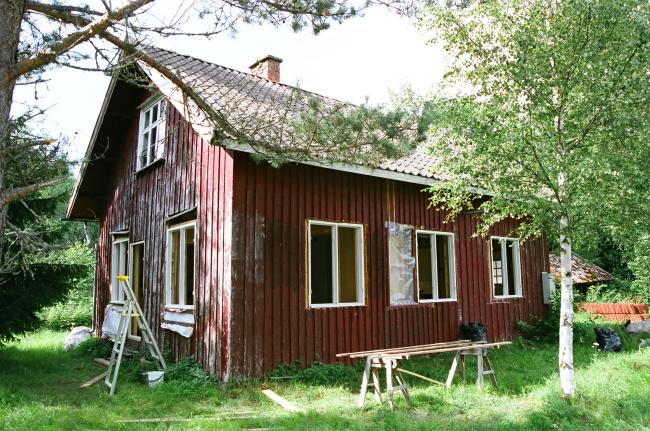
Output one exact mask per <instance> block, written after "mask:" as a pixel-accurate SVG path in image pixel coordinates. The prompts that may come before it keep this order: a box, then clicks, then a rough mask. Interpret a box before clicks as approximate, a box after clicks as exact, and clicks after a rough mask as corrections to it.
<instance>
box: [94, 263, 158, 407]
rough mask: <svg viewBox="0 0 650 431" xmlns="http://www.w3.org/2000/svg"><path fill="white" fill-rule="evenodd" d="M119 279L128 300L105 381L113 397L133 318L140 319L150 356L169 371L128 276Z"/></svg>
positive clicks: (121, 276) (126, 300) (139, 322)
mask: <svg viewBox="0 0 650 431" xmlns="http://www.w3.org/2000/svg"><path fill="white" fill-rule="evenodd" d="M117 279H118V283H120V285H121V286H122V288H123V289H124V294H125V296H126V299H125V300H124V308H123V310H122V314H121V315H120V323H119V325H118V326H117V334H115V342H114V343H113V350H112V351H111V360H110V362H109V364H108V371H107V374H106V378H105V379H104V384H105V385H106V386H108V387H109V388H110V390H111V392H110V395H111V396H112V395H113V394H114V393H115V387H116V386H117V376H118V374H119V372H120V364H121V363H122V355H123V354H124V346H125V344H126V339H127V335H128V333H129V326H130V324H131V318H132V317H136V318H137V319H138V327H139V328H140V329H141V330H142V336H143V339H144V344H145V345H146V346H147V348H148V350H149V355H150V356H151V357H152V358H153V359H155V360H156V361H157V362H158V363H159V364H160V368H162V369H163V371H166V370H167V364H165V360H164V359H163V356H162V353H160V348H158V343H156V339H155V338H154V336H153V333H152V332H151V328H150V327H149V323H147V321H146V320H145V318H144V313H143V312H142V308H141V307H140V304H138V301H137V299H136V297H135V294H134V293H133V289H131V285H130V284H129V277H128V276H126V275H120V276H118V277H117Z"/></svg>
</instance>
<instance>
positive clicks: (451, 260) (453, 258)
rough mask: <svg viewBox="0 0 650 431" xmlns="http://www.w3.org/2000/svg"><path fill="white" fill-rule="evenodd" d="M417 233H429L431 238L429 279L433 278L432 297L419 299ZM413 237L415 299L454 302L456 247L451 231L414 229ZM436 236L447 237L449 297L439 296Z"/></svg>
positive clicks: (424, 301) (455, 297) (455, 298)
mask: <svg viewBox="0 0 650 431" xmlns="http://www.w3.org/2000/svg"><path fill="white" fill-rule="evenodd" d="M418 234H424V235H429V236H430V238H431V244H432V247H431V251H432V253H431V270H432V271H433V274H432V277H431V279H432V280H433V299H420V256H418V253H419V251H418ZM414 235H415V237H414V238H413V240H414V244H415V277H416V280H417V287H416V289H415V290H416V292H414V293H417V298H418V299H417V301H418V302H420V303H430V302H455V301H457V300H458V296H457V289H456V247H455V237H454V233H453V232H440V231H434V230H424V229H415V230H414ZM436 236H446V237H448V238H449V241H447V248H448V251H447V252H448V253H449V286H450V292H449V293H450V295H451V298H439V297H438V295H439V294H440V293H439V290H440V289H439V287H438V247H437V246H436V240H435V239H436Z"/></svg>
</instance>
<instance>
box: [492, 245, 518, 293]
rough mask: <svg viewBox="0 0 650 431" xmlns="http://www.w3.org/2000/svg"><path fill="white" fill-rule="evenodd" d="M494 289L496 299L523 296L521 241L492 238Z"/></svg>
mask: <svg viewBox="0 0 650 431" xmlns="http://www.w3.org/2000/svg"><path fill="white" fill-rule="evenodd" d="M490 246H491V252H492V287H493V289H494V296H495V297H508V296H520V295H521V279H520V274H521V268H520V260H519V259H520V258H519V240H517V239H513V238H492V239H491V240H490Z"/></svg>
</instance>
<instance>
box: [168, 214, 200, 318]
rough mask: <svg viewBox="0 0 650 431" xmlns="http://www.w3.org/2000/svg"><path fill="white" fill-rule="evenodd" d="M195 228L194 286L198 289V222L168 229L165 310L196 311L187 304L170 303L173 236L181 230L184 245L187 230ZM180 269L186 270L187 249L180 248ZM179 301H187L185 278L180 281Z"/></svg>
mask: <svg viewBox="0 0 650 431" xmlns="http://www.w3.org/2000/svg"><path fill="white" fill-rule="evenodd" d="M190 226H193V227H194V257H195V258H194V286H195V287H196V244H197V243H196V237H197V230H196V220H192V221H188V222H185V223H180V224H177V225H173V226H169V227H168V228H167V241H166V244H165V247H166V250H165V308H167V309H173V310H194V305H186V304H173V303H171V302H170V298H171V297H172V267H171V256H172V249H171V247H170V246H169V245H170V244H171V234H172V232H174V231H177V230H180V231H181V235H180V237H179V241H180V242H181V244H183V243H184V240H185V229H186V228H188V227H190ZM179 259H180V262H179V268H181V271H182V270H184V269H185V247H179ZM195 297H196V290H195ZM178 299H179V301H185V277H181V279H180V280H179V281H178Z"/></svg>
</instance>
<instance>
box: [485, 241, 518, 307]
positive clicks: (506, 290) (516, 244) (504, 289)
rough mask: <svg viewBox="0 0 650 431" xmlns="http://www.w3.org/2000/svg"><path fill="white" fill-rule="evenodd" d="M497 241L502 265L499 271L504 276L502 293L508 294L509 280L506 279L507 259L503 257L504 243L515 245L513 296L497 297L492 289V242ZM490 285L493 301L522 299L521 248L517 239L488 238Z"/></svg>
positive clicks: (504, 251)
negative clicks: (510, 242)
mask: <svg viewBox="0 0 650 431" xmlns="http://www.w3.org/2000/svg"><path fill="white" fill-rule="evenodd" d="M495 239H496V240H498V241H499V242H500V243H501V259H502V262H503V263H502V265H503V268H501V271H502V272H503V274H504V277H503V291H504V292H508V291H510V288H509V285H508V283H509V280H508V277H507V274H508V259H507V258H506V257H505V256H507V255H506V242H508V241H512V242H514V245H515V250H514V255H513V258H514V261H515V271H514V277H515V292H516V293H515V294H514V295H497V294H496V293H495V289H494V276H493V275H492V271H493V268H492V266H493V262H494V260H493V259H492V254H493V250H492V240H495ZM490 285H491V286H492V298H494V299H509V298H523V297H524V293H523V287H522V285H521V248H520V246H519V239H518V238H512V237H507V236H491V237H490Z"/></svg>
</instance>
